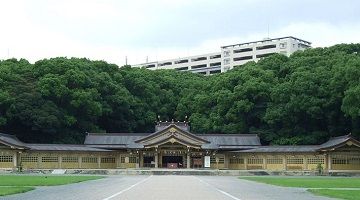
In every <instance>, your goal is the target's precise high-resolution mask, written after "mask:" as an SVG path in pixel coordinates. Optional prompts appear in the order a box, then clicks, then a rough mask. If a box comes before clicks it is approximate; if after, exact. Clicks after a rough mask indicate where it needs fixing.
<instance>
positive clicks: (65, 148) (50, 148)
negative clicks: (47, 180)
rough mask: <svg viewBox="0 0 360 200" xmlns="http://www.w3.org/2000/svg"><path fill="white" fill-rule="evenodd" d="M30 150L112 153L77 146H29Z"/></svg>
mask: <svg viewBox="0 0 360 200" xmlns="http://www.w3.org/2000/svg"><path fill="white" fill-rule="evenodd" d="M27 146H28V147H29V148H30V150H34V151H93V152H103V151H111V150H106V149H101V148H94V147H89V146H86V145H75V144H28V145H27Z"/></svg>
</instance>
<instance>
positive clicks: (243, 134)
mask: <svg viewBox="0 0 360 200" xmlns="http://www.w3.org/2000/svg"><path fill="white" fill-rule="evenodd" d="M194 135H198V136H204V135H205V136H206V135H209V136H212V135H214V136H215V135H216V136H218V135H219V136H224V135H227V136H238V135H241V136H259V135H258V134H256V133H249V134H247V133H200V134H194Z"/></svg>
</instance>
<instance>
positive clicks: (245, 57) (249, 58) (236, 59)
mask: <svg viewBox="0 0 360 200" xmlns="http://www.w3.org/2000/svg"><path fill="white" fill-rule="evenodd" d="M251 59H253V57H252V56H243V57H237V58H234V61H241V60H251Z"/></svg>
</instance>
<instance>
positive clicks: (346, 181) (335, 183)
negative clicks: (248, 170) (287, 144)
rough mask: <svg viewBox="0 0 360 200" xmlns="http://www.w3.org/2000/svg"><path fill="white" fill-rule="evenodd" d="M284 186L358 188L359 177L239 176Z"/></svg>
mask: <svg viewBox="0 0 360 200" xmlns="http://www.w3.org/2000/svg"><path fill="white" fill-rule="evenodd" d="M241 179H246V180H250V181H257V182H261V183H267V184H272V185H278V186H284V187H302V188H360V178H344V177H241Z"/></svg>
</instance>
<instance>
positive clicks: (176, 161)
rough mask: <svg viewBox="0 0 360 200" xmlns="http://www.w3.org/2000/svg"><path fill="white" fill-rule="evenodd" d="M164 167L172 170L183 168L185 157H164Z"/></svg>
mask: <svg viewBox="0 0 360 200" xmlns="http://www.w3.org/2000/svg"><path fill="white" fill-rule="evenodd" d="M162 165H163V166H162V167H164V168H170V169H176V168H183V167H184V163H183V156H163V157H162Z"/></svg>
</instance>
